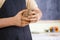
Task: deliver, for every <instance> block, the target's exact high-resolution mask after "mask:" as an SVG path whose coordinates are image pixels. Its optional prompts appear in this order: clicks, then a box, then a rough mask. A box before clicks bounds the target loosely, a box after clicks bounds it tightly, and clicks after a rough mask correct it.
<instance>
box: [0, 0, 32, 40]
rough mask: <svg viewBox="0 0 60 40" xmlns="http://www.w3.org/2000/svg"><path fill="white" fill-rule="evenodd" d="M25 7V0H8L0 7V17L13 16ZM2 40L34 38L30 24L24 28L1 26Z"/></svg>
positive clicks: (0, 34) (27, 39)
mask: <svg viewBox="0 0 60 40" xmlns="http://www.w3.org/2000/svg"><path fill="white" fill-rule="evenodd" d="M25 8H26V3H25V0H6V1H5V3H4V4H3V6H2V7H1V8H0V18H8V17H13V16H15V15H16V14H17V13H18V12H19V11H21V10H23V9H25ZM0 40H32V38H31V32H30V29H29V25H27V26H26V27H24V28H20V27H17V26H9V27H5V28H0Z"/></svg>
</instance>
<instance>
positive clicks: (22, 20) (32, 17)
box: [14, 9, 41, 27]
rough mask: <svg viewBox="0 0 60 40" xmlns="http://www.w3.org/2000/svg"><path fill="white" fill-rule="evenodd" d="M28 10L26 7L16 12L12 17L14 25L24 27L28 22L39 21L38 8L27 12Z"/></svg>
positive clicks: (39, 13)
mask: <svg viewBox="0 0 60 40" xmlns="http://www.w3.org/2000/svg"><path fill="white" fill-rule="evenodd" d="M28 11H29V10H28V9H25V10H22V11H20V12H18V14H17V15H16V16H15V17H14V18H15V25H17V26H21V27H24V26H26V25H28V24H29V23H35V22H37V21H39V19H40V17H41V12H40V11H39V10H31V11H30V13H28ZM26 15H27V16H26Z"/></svg>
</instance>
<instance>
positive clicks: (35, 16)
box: [28, 15, 37, 19]
mask: <svg viewBox="0 0 60 40" xmlns="http://www.w3.org/2000/svg"><path fill="white" fill-rule="evenodd" d="M28 18H29V19H31V18H37V15H31V16H28Z"/></svg>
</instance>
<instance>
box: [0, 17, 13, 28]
mask: <svg viewBox="0 0 60 40" xmlns="http://www.w3.org/2000/svg"><path fill="white" fill-rule="evenodd" d="M10 25H14V19H13V17H10V18H0V28H4V27H7V26H10Z"/></svg>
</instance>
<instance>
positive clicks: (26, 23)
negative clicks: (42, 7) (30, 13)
mask: <svg viewBox="0 0 60 40" xmlns="http://www.w3.org/2000/svg"><path fill="white" fill-rule="evenodd" d="M28 24H29V22H26V21H22V22H21V26H23V27H24V26H26V25H28Z"/></svg>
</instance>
